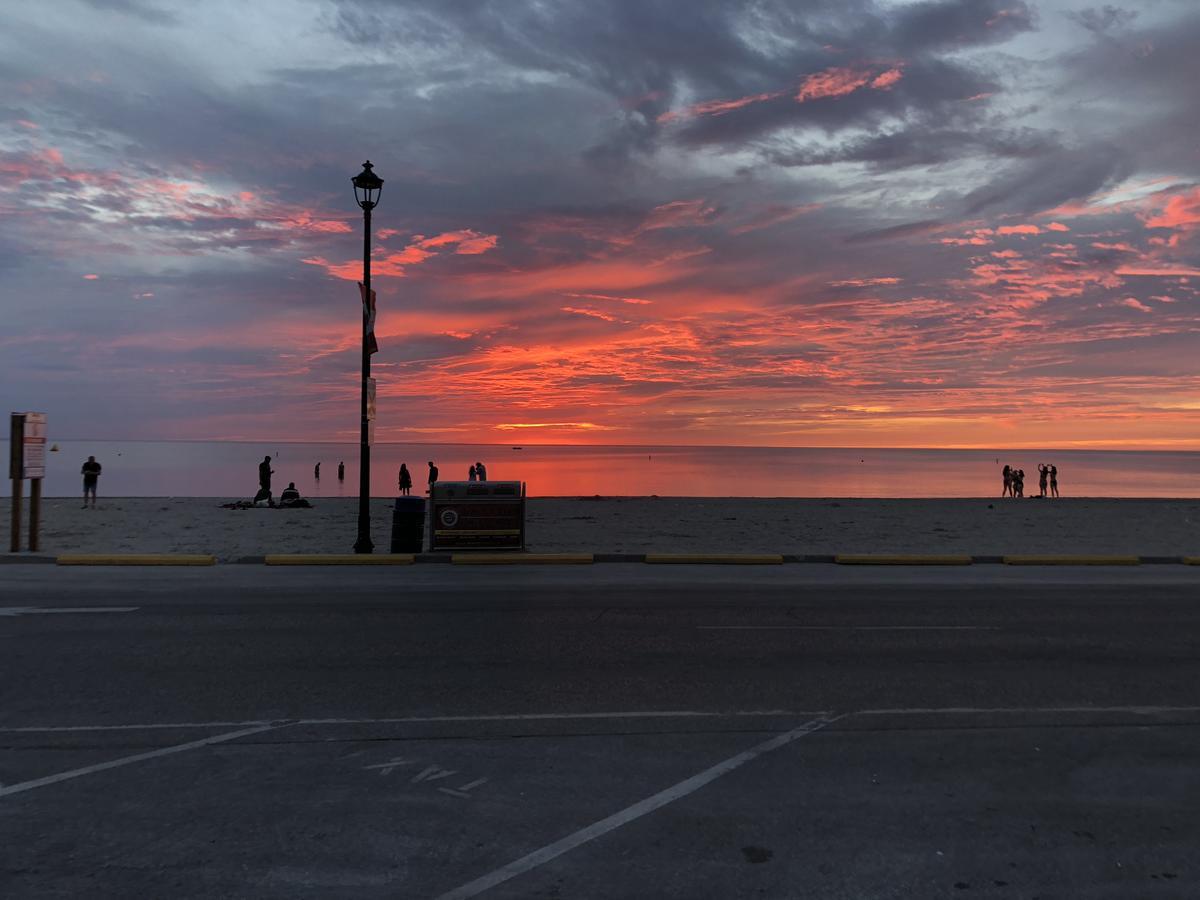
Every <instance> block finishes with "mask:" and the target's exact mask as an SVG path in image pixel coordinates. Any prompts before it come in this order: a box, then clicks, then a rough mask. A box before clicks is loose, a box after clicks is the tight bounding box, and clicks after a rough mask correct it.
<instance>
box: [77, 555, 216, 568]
mask: <svg viewBox="0 0 1200 900" xmlns="http://www.w3.org/2000/svg"><path fill="white" fill-rule="evenodd" d="M55 562H56V563H58V565H60V566H213V565H216V563H217V558H216V557H215V556H205V555H202V554H189V553H90V554H82V553H78V554H69V555H66V556H59V557H57V558H56V559H55Z"/></svg>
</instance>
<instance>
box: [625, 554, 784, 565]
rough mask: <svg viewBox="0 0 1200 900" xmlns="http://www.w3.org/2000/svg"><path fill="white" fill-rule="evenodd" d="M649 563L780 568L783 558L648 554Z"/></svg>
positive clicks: (775, 556) (777, 556)
mask: <svg viewBox="0 0 1200 900" xmlns="http://www.w3.org/2000/svg"><path fill="white" fill-rule="evenodd" d="M646 562H648V563H659V564H668V563H677V564H681V565H701V566H703V565H719V566H778V565H782V564H783V557H782V556H781V555H779V554H777V553H647V554H646Z"/></svg>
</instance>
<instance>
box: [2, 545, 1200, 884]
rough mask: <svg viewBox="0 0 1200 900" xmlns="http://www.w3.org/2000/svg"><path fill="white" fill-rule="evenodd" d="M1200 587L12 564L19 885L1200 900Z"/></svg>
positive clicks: (8, 625)
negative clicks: (1163, 899)
mask: <svg viewBox="0 0 1200 900" xmlns="http://www.w3.org/2000/svg"><path fill="white" fill-rule="evenodd" d="M1198 601H1200V569H1197V568H1188V567H1182V566H1143V567H1139V568H1136V569H1019V570H1018V569H1010V568H1006V567H1000V566H988V567H982V566H977V567H971V568H965V569H947V570H928V569H847V568H839V567H834V566H818V565H804V566H783V567H768V568H740V567H739V568H721V567H698V566H675V567H649V566H624V565H603V566H600V565H598V566H591V567H573V568H569V569H568V568H552V569H532V568H524V567H514V568H507V567H506V568H467V569H459V568H457V567H453V568H452V567H448V566H415V567H409V568H396V569H391V568H388V569H291V570H286V569H285V570H281V569H267V568H263V567H252V566H227V567H219V568H216V569H204V570H128V569H116V570H114V569H58V568H54V567H50V566H4V567H0V896H3V897H5V898H19V897H39V898H40V897H89V898H92V897H97V898H103V897H114V898H115V897H122V898H128V897H255V898H257V897H272V898H273V897H279V898H284V897H286V898H308V897H322V898H324V897H335V898H341V897H345V898H363V897H368V898H371V897H397V898H420V897H455V898H467V897H475V896H484V897H503V898H526V897H546V898H550V897H559V898H575V897H589V898H590V897H598V898H649V897H680V898H708V897H712V898H731V897H772V898H773V897H834V898H873V897H897V898H900V897H905V898H907V897H1023V898H1033V897H1040V898H1051V897H1063V898H1074V897H1105V898H1108V897H1112V898H1118V897H1119V898H1129V897H1137V898H1141V897H1150V898H1157V897H1180V898H1184V897H1188V898H1194V897H1196V896H1200V750H1197V739H1198V738H1200V602H1198Z"/></svg>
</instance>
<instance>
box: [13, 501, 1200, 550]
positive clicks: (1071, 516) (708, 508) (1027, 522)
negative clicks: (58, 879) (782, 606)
mask: <svg viewBox="0 0 1200 900" xmlns="http://www.w3.org/2000/svg"><path fill="white" fill-rule="evenodd" d="M224 502H229V501H225V500H222V499H220V498H211V497H204V498H192V499H186V498H145V497H138V498H124V499H123V498H102V499H101V501H100V504H99V508H98V509H96V510H90V509H89V510H83V509H80V503H79V501H78V500H74V499H71V500H68V499H66V498H52V499H48V500H45V501H43V514H42V542H41V551H40V552H42V553H44V554H56V553H209V554H213V555H215V556H217V557H218V558H219V559H223V560H230V559H237V558H239V557H243V556H260V555H263V554H267V553H348V552H351V550H352V548H353V544H354V540H355V531H356V523H357V502H356V501H355V500H353V499H328V500H326V499H320V500H316V501H314V504H315V505H314V508H312V509H295V510H276V509H248V510H231V509H222V508H221V506H220V504H221V503H224ZM27 503H28V502H27ZM27 503H26V513H25V516H26V522H27V516H28V509H27ZM391 507H392V503H391V501H389V500H374V501H372V505H371V514H372V538H373V540H374V541H375V546H376V552H387V551H388V549H389V545H390V540H391ZM9 508H10V500H9V499H8V498H3V499H0V523H3V526H4V530H5V536H4V544H3V549H5V550H6V549H7V547H8V531H7V524H8V521H9ZM23 527H24V526H23ZM527 541H528V549H529V550H532V551H540V552H559V551H581V552H597V553H646V552H660V553H708V552H716V553H720V552H725V553H785V554H830V553H959V554H975V555H1003V554H1041V553H1045V554H1055V553H1081V554H1091V553H1095V554H1104V553H1114V554H1138V555H1143V556H1178V555H1200V500H1196V499H1190V500H1136V499H1099V498H1096V499H1091V498H1084V499H1062V500H1056V501H1055V500H1034V499H1025V500H1008V501H1004V500H999V499H990V500H989V499H975V500H962V499H956V500H926V499H921V500H860V499H855V500H838V499H826V500H816V499H739V498H720V499H710V498H670V497H663V498H656V497H620V498H535V499H531V500H530V501H529V507H528V536H527Z"/></svg>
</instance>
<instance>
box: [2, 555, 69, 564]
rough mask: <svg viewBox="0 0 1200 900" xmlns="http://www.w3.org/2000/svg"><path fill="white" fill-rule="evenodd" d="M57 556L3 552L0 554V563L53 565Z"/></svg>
mask: <svg viewBox="0 0 1200 900" xmlns="http://www.w3.org/2000/svg"><path fill="white" fill-rule="evenodd" d="M56 559H57V557H54V556H40V555H38V554H36V553H5V554H2V555H0V565H4V564H8V565H11V566H30V565H34V566H36V565H46V564H47V563H49V564H50V565H54V562H55V560H56Z"/></svg>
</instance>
